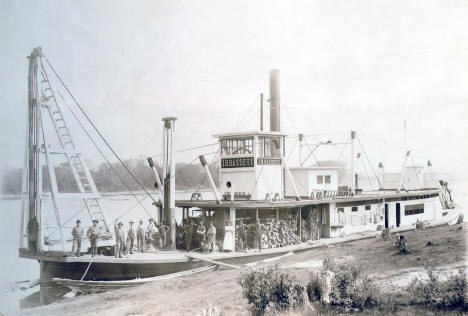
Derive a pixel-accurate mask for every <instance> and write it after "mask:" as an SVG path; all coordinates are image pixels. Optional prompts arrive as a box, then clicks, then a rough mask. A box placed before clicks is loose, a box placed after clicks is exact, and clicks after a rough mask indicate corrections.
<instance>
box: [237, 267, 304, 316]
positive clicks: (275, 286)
mask: <svg viewBox="0 0 468 316" xmlns="http://www.w3.org/2000/svg"><path fill="white" fill-rule="evenodd" d="M238 283H239V284H240V286H241V287H242V293H243V294H244V296H245V297H246V298H247V300H248V302H249V304H250V306H251V310H252V312H253V313H254V314H255V315H262V314H263V313H264V312H265V310H266V309H267V308H268V309H272V310H275V311H284V310H288V309H294V308H296V307H297V306H300V305H303V304H304V295H303V292H304V288H303V287H302V285H300V284H299V283H298V282H297V281H296V278H295V277H294V276H293V275H290V274H288V273H284V272H282V271H281V270H280V269H279V267H278V266H274V267H269V268H266V269H265V268H261V269H248V270H247V271H246V272H244V273H242V274H241V275H240V276H239V279H238Z"/></svg>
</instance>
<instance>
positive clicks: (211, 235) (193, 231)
mask: <svg viewBox="0 0 468 316" xmlns="http://www.w3.org/2000/svg"><path fill="white" fill-rule="evenodd" d="M178 240H179V244H180V245H184V246H185V249H186V250H187V251H191V250H194V249H193V244H194V243H193V242H194V241H195V240H196V241H198V244H199V249H200V250H201V251H202V252H214V251H217V245H216V227H215V226H214V224H213V221H210V223H209V224H208V227H206V226H205V225H204V223H203V220H201V221H200V224H198V225H197V224H196V223H195V221H194V220H193V218H187V219H186V220H184V223H183V225H182V231H181V233H180V234H179V236H178Z"/></svg>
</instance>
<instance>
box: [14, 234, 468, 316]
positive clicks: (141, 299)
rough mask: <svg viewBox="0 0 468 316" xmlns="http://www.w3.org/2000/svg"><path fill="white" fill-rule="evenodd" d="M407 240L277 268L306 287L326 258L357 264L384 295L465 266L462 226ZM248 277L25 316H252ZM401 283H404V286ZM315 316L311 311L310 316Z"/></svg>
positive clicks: (220, 275) (363, 243) (161, 287)
mask: <svg viewBox="0 0 468 316" xmlns="http://www.w3.org/2000/svg"><path fill="white" fill-rule="evenodd" d="M404 235H405V237H406V239H407V240H408V247H409V250H410V253H409V254H407V255H400V254H399V252H398V249H396V248H395V247H394V245H393V239H392V240H390V241H384V240H380V239H377V238H376V239H365V240H359V241H355V242H349V243H345V244H339V245H334V246H331V247H326V248H320V249H313V250H308V251H304V252H302V253H299V254H296V255H294V256H289V257H284V258H282V259H281V260H280V261H278V262H275V264H279V267H280V268H281V270H282V271H283V272H285V273H287V274H288V275H291V276H293V277H294V278H295V279H296V280H297V281H298V282H299V283H300V284H301V285H302V286H304V287H305V286H306V284H307V282H308V281H309V277H310V272H311V271H314V270H315V271H318V270H320V269H321V268H322V260H323V259H324V258H326V257H333V258H334V260H335V261H336V263H337V264H342V263H352V264H353V265H355V266H358V267H359V268H360V272H361V274H362V275H366V276H369V277H370V278H371V279H372V280H373V281H374V282H375V283H376V284H377V285H378V287H379V289H380V290H381V291H383V292H384V293H385V291H391V290H392V291H393V290H395V289H398V288H399V287H400V288H403V287H407V286H409V285H410V282H411V280H412V278H413V277H414V276H415V277H418V276H422V275H424V274H425V272H424V271H425V266H427V265H430V266H431V267H433V268H434V269H436V270H437V269H438V270H441V271H449V272H450V271H456V267H457V266H463V265H464V262H465V259H466V238H467V233H466V228H465V227H463V226H462V225H456V226H452V227H449V226H441V227H436V228H431V229H426V230H421V231H414V232H413V231H412V232H407V233H404ZM428 241H430V244H429V245H428ZM265 265H266V264H265ZM270 265H272V264H270ZM262 266H263V265H262ZM242 272H243V271H240V272H239V271H232V270H222V271H211V272H207V273H203V274H200V275H193V276H188V277H185V278H183V279H176V280H168V281H164V282H160V283H154V284H147V285H144V286H140V287H135V288H131V289H122V290H116V291H111V292H107V293H101V294H95V295H83V296H77V297H74V298H71V299H66V300H64V301H62V302H57V303H54V304H52V305H49V306H43V307H39V308H35V309H31V310H24V311H23V312H22V314H24V315H50V314H61V315H72V314H73V315H76V314H86V315H131V314H143V315H196V314H197V313H203V312H204V311H206V310H207V309H208V308H209V307H210V306H211V307H212V308H213V309H216V310H217V311H218V312H219V314H220V315H250V312H249V310H248V308H249V303H248V301H247V299H246V298H245V296H244V295H243V294H242V288H241V286H240V285H239V284H238V279H239V276H240V274H241V273H242ZM244 272H245V271H244ZM401 280H403V282H399V281H401ZM405 280H406V281H405ZM316 311H319V312H320V311H321V313H323V314H336V312H335V311H334V310H333V309H329V308H327V307H323V309H320V306H318V307H317V308H316ZM426 312H427V313H429V314H430V313H432V311H431V310H425V307H424V306H417V307H415V306H407V307H404V308H401V309H399V310H398V311H397V312H396V313H397V314H400V315H406V314H408V313H409V314H411V313H413V314H415V315H416V314H421V313H426ZM301 313H302V314H303V313H304V312H300V311H291V312H286V314H291V315H299V314H301ZM305 313H307V312H305ZM311 313H312V312H310V311H309V314H311ZM382 313H384V314H385V313H386V312H385V311H378V310H373V311H365V312H364V314H382ZM455 314H456V313H455Z"/></svg>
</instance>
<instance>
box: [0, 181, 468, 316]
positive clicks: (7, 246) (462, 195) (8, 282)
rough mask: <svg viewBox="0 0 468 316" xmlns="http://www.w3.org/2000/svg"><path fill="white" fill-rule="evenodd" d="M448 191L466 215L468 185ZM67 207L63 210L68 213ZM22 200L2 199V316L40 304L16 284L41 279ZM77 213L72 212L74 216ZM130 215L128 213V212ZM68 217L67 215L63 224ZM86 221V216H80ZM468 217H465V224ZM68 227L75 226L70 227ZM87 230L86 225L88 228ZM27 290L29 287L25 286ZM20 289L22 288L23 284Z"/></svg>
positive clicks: (122, 209) (116, 206)
mask: <svg viewBox="0 0 468 316" xmlns="http://www.w3.org/2000/svg"><path fill="white" fill-rule="evenodd" d="M449 187H451V188H452V190H453V195H454V199H455V202H456V203H457V204H459V205H460V206H462V207H463V208H464V213H467V212H466V211H467V210H466V208H467V206H468V181H455V182H451V183H449ZM191 193H192V191H179V192H177V194H176V198H177V199H190V196H191ZM202 195H203V198H204V199H210V198H212V195H211V193H210V192H206V191H205V192H202ZM138 198H139V199H140V200H142V201H141V203H142V204H143V205H144V207H145V208H146V210H147V211H149V212H152V216H155V214H156V207H155V206H153V205H152V204H151V202H152V201H151V199H149V198H145V195H144V194H138ZM102 203H103V209H104V210H105V216H106V218H107V219H108V221H113V219H115V218H117V217H118V218H119V220H121V221H122V222H123V223H125V227H128V224H127V223H128V221H129V220H134V221H138V220H139V219H143V220H145V222H147V219H148V218H149V215H148V214H147V212H146V211H145V210H144V209H143V208H142V207H141V206H139V205H138V206H135V207H134V208H132V209H131V210H130V211H128V210H129V209H130V208H131V207H132V206H133V205H134V204H136V200H135V199H134V198H133V197H132V196H131V195H123V194H120V195H119V194H115V195H110V196H103V199H102ZM69 206H70V209H75V211H76V206H73V205H69ZM66 208H67V206H65V207H64V209H66ZM20 210H21V200H19V199H3V200H2V199H0V214H1V215H0V314H4V315H5V314H6V315H9V314H15V312H18V311H19V310H20V309H21V308H28V307H33V306H37V305H39V304H40V299H39V286H38V285H35V286H32V287H31V288H26V289H20V287H19V285H18V283H17V282H19V281H27V280H37V279H38V278H39V264H38V262H36V261H34V260H29V259H21V258H18V244H19V230H20V229H19V223H20V215H21V214H20V213H21V212H20ZM75 211H71V212H72V213H71V214H72V215H73V213H74V212H75ZM127 211H128V212H127ZM67 215H69V214H64V216H63V218H64V220H65V219H66V218H68V217H67ZM81 216H82V218H85V216H86V213H82V214H81ZM44 217H45V218H44V222H45V225H46V226H47V225H48V224H50V225H51V226H52V224H53V222H54V221H55V219H54V217H53V214H49V215H48V216H44ZM181 218H182V211H181V210H178V211H177V213H176V220H177V222H178V223H180V221H181ZM467 220H468V216H467V215H466V214H465V221H467ZM68 225H69V226H71V225H73V223H69V224H68ZM85 226H86V225H85ZM47 229H51V230H52V228H47V227H45V229H44V231H47ZM22 284H24V285H25V287H28V286H29V285H28V284H29V283H27V282H25V283H22ZM20 285H21V284H20Z"/></svg>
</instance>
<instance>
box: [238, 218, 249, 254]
mask: <svg viewBox="0 0 468 316" xmlns="http://www.w3.org/2000/svg"><path fill="white" fill-rule="evenodd" d="M238 232H239V248H240V250H241V251H246V250H247V227H246V225H245V224H244V220H243V219H241V220H239V227H238Z"/></svg>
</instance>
